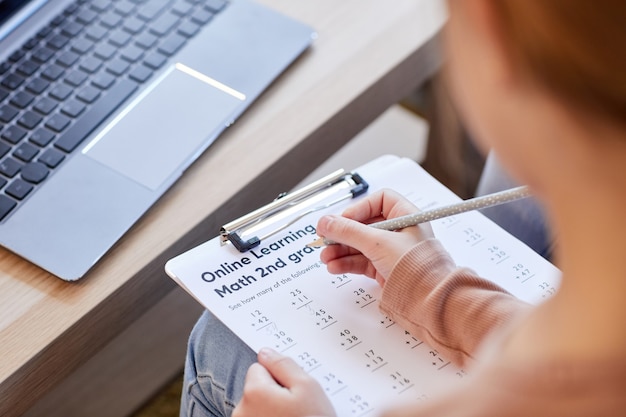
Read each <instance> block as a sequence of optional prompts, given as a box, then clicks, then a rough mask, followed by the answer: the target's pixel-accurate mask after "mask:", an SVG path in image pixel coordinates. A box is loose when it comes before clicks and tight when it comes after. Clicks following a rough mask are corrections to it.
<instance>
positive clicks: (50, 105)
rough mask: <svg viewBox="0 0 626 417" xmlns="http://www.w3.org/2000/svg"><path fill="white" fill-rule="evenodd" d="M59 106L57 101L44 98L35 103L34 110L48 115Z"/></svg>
mask: <svg viewBox="0 0 626 417" xmlns="http://www.w3.org/2000/svg"><path fill="white" fill-rule="evenodd" d="M58 104H59V102H58V101H56V100H52V99H51V98H48V97H42V98H40V99H39V101H37V103H35V105H34V106H33V109H35V110H37V111H38V112H39V113H41V114H43V115H48V114H50V113H52V110H54V109H55V108H56V106H57V105H58Z"/></svg>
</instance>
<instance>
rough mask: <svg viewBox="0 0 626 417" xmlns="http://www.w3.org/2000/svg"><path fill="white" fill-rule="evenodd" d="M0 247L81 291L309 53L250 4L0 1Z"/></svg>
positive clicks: (296, 27)
mask: <svg viewBox="0 0 626 417" xmlns="http://www.w3.org/2000/svg"><path fill="white" fill-rule="evenodd" d="M0 19H1V22H0V24H1V25H2V26H1V29H0V37H1V38H2V39H1V40H0V218H1V220H0V245H2V246H4V247H6V248H7V249H9V250H11V251H13V252H14V253H16V254H18V255H20V256H22V257H23V258H25V259H27V260H29V261H30V262H33V263H34V264H36V265H39V266H40V267H41V268H43V269H45V270H47V271H49V272H51V273H52V274H54V275H56V276H58V277H60V278H62V279H64V280H77V279H79V278H81V277H83V276H84V275H85V274H86V272H87V271H89V269H90V268H91V267H92V266H93V265H94V264H95V263H96V262H97V261H98V260H99V259H100V258H101V257H102V256H103V255H104V254H105V253H106V252H107V251H108V250H109V249H110V248H111V246H112V245H113V244H114V243H115V242H116V241H117V240H118V239H120V237H121V236H122V235H123V234H124V233H125V232H126V231H127V230H128V229H129V228H130V227H131V226H132V225H133V224H134V223H135V222H136V221H137V220H138V219H139V218H140V217H141V216H142V214H143V213H144V212H145V211H146V210H147V209H148V208H149V207H150V206H151V205H152V204H153V203H154V202H155V201H156V200H157V199H158V198H159V197H160V196H161V195H162V194H163V193H164V192H165V191H166V190H167V189H168V188H169V187H170V186H171V185H172V184H173V183H174V182H175V181H176V179H177V178H179V177H180V175H181V174H182V173H183V172H184V170H185V169H186V168H187V167H188V166H189V165H190V164H191V163H192V162H193V161H194V160H195V159H196V158H197V156H198V155H200V154H201V153H202V152H203V151H204V150H206V149H207V147H209V145H210V144H211V143H212V142H213V141H214V140H215V139H216V138H217V137H218V136H219V135H220V134H221V133H222V132H223V131H224V129H226V128H227V127H228V126H229V125H230V124H232V123H233V122H234V121H235V120H236V119H237V117H238V116H239V115H241V114H242V113H243V112H244V111H245V109H246V108H247V107H248V106H249V105H250V104H251V103H252V102H253V101H254V100H255V98H257V97H258V96H259V95H260V94H261V93H262V91H263V90H264V89H265V88H266V87H267V86H268V85H269V84H270V83H271V82H272V81H273V80H274V79H275V78H276V77H277V76H278V75H279V74H280V73H281V72H282V71H284V70H285V69H286V67H288V66H289V64H290V63H292V62H293V61H294V60H295V59H296V58H297V57H298V56H299V55H300V54H301V53H302V52H303V51H304V50H306V49H307V47H308V46H309V45H310V43H311V41H312V39H313V36H314V32H313V30H312V29H311V28H310V27H307V26H306V25H304V24H301V23H299V22H296V21H293V20H292V19H290V18H287V17H285V16H282V15H280V14H278V13H276V12H275V11H272V10H269V9H268V8H267V7H264V6H261V5H259V4H256V3H254V2H251V1H248V0H229V1H226V0H69V1H64V0H49V1H47V0H31V1H19V0H4V1H1V0H0Z"/></svg>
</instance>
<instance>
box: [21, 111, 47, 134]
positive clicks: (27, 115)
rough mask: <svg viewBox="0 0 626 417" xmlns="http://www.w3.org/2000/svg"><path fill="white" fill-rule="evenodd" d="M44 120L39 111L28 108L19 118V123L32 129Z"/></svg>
mask: <svg viewBox="0 0 626 417" xmlns="http://www.w3.org/2000/svg"><path fill="white" fill-rule="evenodd" d="M42 120H43V117H41V116H39V115H38V114H37V113H35V112H33V111H31V110H28V111H26V112H24V113H23V114H22V116H21V117H20V118H19V119H17V123H18V124H19V125H20V126H22V127H25V128H26V129H28V130H32V129H34V128H35V126H37V125H38V124H39V123H41V121H42Z"/></svg>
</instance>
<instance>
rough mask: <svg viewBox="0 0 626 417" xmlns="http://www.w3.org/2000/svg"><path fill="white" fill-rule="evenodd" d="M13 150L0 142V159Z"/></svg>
mask: <svg viewBox="0 0 626 417" xmlns="http://www.w3.org/2000/svg"><path fill="white" fill-rule="evenodd" d="M10 150H11V147H10V146H9V145H7V144H6V143H4V142H2V141H0V158H2V157H3V156H4V155H6V154H7V152H9V151H10Z"/></svg>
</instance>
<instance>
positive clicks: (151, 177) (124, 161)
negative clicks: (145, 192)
mask: <svg viewBox="0 0 626 417" xmlns="http://www.w3.org/2000/svg"><path fill="white" fill-rule="evenodd" d="M242 100H245V96H244V95H243V94H241V93H239V92H238V91H235V90H232V89H231V88H229V87H228V86H226V85H223V84H221V83H219V82H218V81H216V80H213V79H211V78H209V77H207V76H205V75H203V74H201V73H198V72H197V71H194V70H193V69H191V68H189V67H186V66H184V65H182V64H176V65H175V66H172V67H171V68H170V69H169V70H168V72H166V73H165V74H164V75H163V76H161V77H160V78H159V79H158V80H155V82H154V83H153V84H152V85H151V86H150V87H149V89H148V90H146V91H145V92H144V93H142V94H141V95H140V96H139V97H137V99H135V100H134V101H133V102H132V103H131V104H130V105H129V106H128V108H127V109H126V110H124V111H123V112H122V113H121V114H120V115H119V116H117V117H116V118H115V119H114V120H113V121H112V122H111V123H110V124H109V125H108V126H107V127H106V128H105V129H104V130H103V131H102V132H100V133H99V134H98V136H97V137H96V138H94V139H93V140H92V141H91V142H90V143H89V145H87V146H86V147H85V149H84V150H83V153H84V154H86V155H88V156H89V157H91V158H93V159H95V160H97V161H99V162H100V163H102V164H104V165H106V166H108V167H110V168H112V169H114V170H116V171H118V172H120V173H122V174H124V175H126V176H127V177H129V178H131V179H133V180H135V181H137V182H138V183H140V184H143V185H144V186H146V187H148V188H150V189H152V190H155V189H157V188H159V187H160V186H161V185H162V184H163V183H164V181H165V180H167V179H168V178H169V177H170V176H171V175H172V173H175V172H177V171H179V173H180V172H182V169H184V168H186V166H187V165H188V163H189V162H190V161H191V158H192V156H193V155H195V154H196V153H197V152H199V151H201V150H204V149H205V148H206V146H208V144H207V140H209V139H211V140H212V139H215V137H216V136H217V135H218V134H219V133H220V132H221V131H222V129H223V128H224V127H225V126H227V125H228V124H229V123H230V122H231V121H232V115H233V114H234V112H235V110H236V109H237V107H238V106H239V105H240V104H241V101H242ZM181 168H182V169H181Z"/></svg>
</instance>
